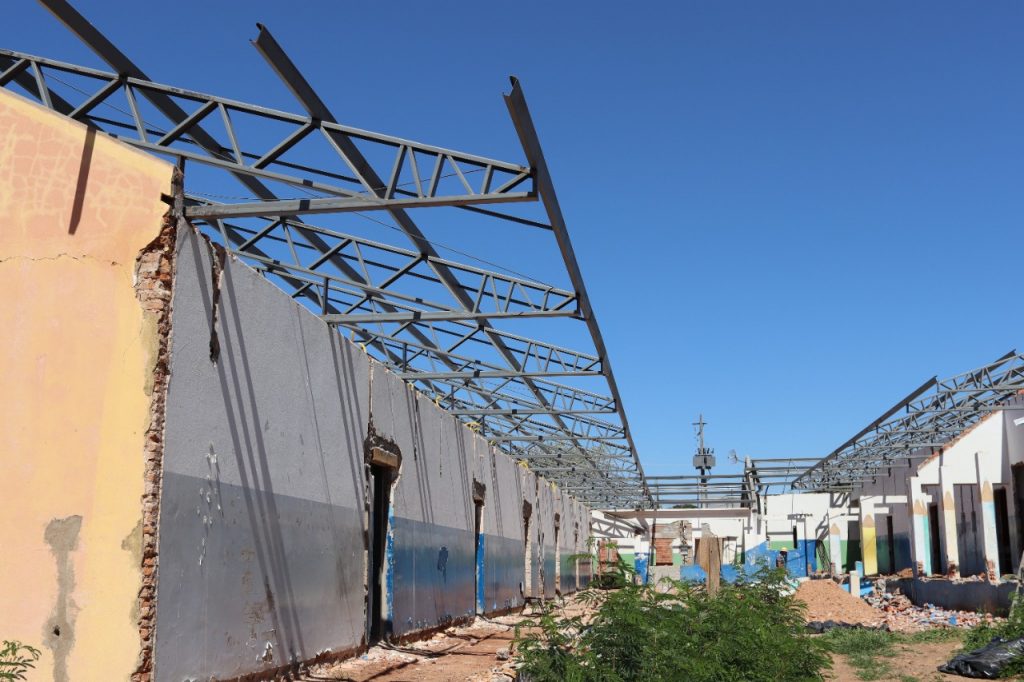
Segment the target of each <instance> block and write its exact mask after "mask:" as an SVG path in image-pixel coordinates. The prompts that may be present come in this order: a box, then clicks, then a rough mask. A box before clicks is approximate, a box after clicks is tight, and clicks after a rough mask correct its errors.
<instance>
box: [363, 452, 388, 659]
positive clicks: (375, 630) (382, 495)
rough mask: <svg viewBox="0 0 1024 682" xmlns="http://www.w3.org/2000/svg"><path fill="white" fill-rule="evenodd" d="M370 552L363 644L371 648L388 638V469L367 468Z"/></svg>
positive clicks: (375, 465) (377, 465) (376, 465)
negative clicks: (386, 578) (386, 580)
mask: <svg viewBox="0 0 1024 682" xmlns="http://www.w3.org/2000/svg"><path fill="white" fill-rule="evenodd" d="M370 478H371V481H370V495H371V497H372V499H371V500H370V519H369V526H370V551H369V553H368V557H367V558H368V559H369V566H368V573H367V574H368V576H369V580H368V582H369V589H368V590H367V597H366V598H367V601H368V604H367V607H368V608H367V610H366V612H367V628H368V633H367V634H368V637H367V640H368V642H369V644H370V645H371V646H372V645H374V644H376V643H378V642H380V641H381V640H382V639H385V638H386V637H387V636H388V635H390V634H391V633H390V629H391V623H390V622H388V621H387V618H388V614H387V612H386V610H385V608H384V601H385V599H386V598H387V595H386V592H385V590H384V587H385V575H384V571H385V568H386V566H385V564H386V561H387V539H388V509H389V506H390V499H389V498H390V493H391V478H392V471H391V469H389V468H387V467H384V466H381V465H379V464H372V465H370Z"/></svg>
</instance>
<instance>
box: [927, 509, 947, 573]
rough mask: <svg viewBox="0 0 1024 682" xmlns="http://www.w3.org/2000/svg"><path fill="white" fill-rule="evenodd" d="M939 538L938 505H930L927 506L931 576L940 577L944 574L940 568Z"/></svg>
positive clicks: (940, 535) (940, 534)
mask: <svg viewBox="0 0 1024 682" xmlns="http://www.w3.org/2000/svg"><path fill="white" fill-rule="evenodd" d="M940 537H942V533H940V532H939V505H937V504H930V505H928V551H929V553H930V554H931V558H932V574H933V575H936V574H938V575H942V574H944V573H945V572H946V571H945V568H944V567H943V566H942V551H941V547H940V546H939V538H940Z"/></svg>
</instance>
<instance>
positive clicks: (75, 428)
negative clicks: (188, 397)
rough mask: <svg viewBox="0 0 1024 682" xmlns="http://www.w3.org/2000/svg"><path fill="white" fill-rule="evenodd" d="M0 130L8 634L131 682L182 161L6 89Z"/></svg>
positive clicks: (80, 673) (55, 664)
mask: <svg viewBox="0 0 1024 682" xmlns="http://www.w3.org/2000/svg"><path fill="white" fill-rule="evenodd" d="M0 130H2V131H3V134H2V135H0V299H2V301H3V304H2V305H0V329H2V330H3V332H2V333H0V470H2V471H3V472H4V483H5V485H4V492H3V504H0V528H3V532H4V539H3V552H4V560H3V561H0V602H2V604H3V606H2V607H0V636H2V638H3V639H17V640H20V641H22V642H25V643H26V644H30V645H34V646H36V647H38V648H40V649H41V650H42V651H43V655H42V658H41V660H40V661H39V663H38V665H37V668H36V670H35V671H34V672H33V673H31V674H30V677H31V678H32V679H39V680H44V679H45V680H50V679H52V680H58V681H62V682H63V681H67V680H76V681H77V680H126V679H128V678H129V677H130V676H131V675H132V673H133V672H134V671H135V670H136V668H137V667H138V665H139V659H140V651H141V650H142V643H141V640H140V630H139V618H140V614H139V594H140V590H141V589H142V586H143V567H142V562H143V556H142V555H143V549H142V548H143V544H144V535H143V502H142V500H143V497H144V495H146V494H147V488H146V485H145V483H144V476H145V473H146V461H147V458H146V451H147V448H146V443H147V433H148V431H149V428H150V425H151V424H150V415H151V407H152V403H153V396H154V390H155V389H154V386H155V379H154V375H155V372H154V366H155V364H156V360H157V358H158V355H159V349H160V342H159V339H158V333H157V332H158V328H159V317H160V313H159V307H158V306H157V304H155V303H153V301H154V300H156V299H150V298H148V297H147V296H146V295H144V293H143V292H142V291H141V288H142V284H146V285H147V286H152V281H151V280H150V279H149V278H148V277H145V276H143V275H142V274H140V273H138V272H137V266H138V264H139V263H138V261H139V260H140V258H142V259H143V260H144V252H145V251H147V249H151V248H153V245H152V243H153V242H154V240H157V238H158V236H159V235H160V233H161V227H162V224H163V219H162V216H163V214H164V212H165V211H166V209H167V206H166V205H165V204H163V203H162V202H161V194H162V193H169V192H170V191H171V176H172V168H171V166H170V165H169V164H167V163H165V162H162V161H159V160H157V159H155V158H153V157H150V156H147V155H143V154H141V153H138V152H135V151H133V150H131V149H129V148H128V147H126V146H124V145H121V144H119V143H116V142H114V141H113V140H111V139H109V138H106V137H103V136H98V135H95V134H94V133H93V132H91V131H89V130H88V129H87V128H86V127H85V126H83V125H79V124H77V123H73V122H71V121H69V120H68V119H66V118H64V117H61V116H58V115H56V114H53V113H51V112H49V111H47V110H45V109H43V108H42V107H39V106H37V105H35V104H31V103H29V102H27V101H25V100H23V99H21V98H20V97H18V96H16V95H13V94H11V93H9V92H7V91H0ZM136 282H138V284H139V288H136V286H135V284H136ZM160 307H162V304H161V306H160ZM151 570H152V569H149V571H150V572H151Z"/></svg>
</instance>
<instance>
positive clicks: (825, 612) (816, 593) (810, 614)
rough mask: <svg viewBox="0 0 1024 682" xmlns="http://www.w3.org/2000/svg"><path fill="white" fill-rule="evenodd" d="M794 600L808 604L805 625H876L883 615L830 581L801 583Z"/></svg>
mask: <svg viewBox="0 0 1024 682" xmlns="http://www.w3.org/2000/svg"><path fill="white" fill-rule="evenodd" d="M796 598H797V599H799V600H800V601H802V602H804V603H805V604H807V612H806V614H805V618H806V619H807V622H808V623H813V622H824V621H830V620H831V621H835V622H836V623H846V624H848V625H867V626H872V627H875V626H878V625H881V624H882V623H883V622H884V620H885V614H884V613H882V612H881V611H879V610H878V609H876V608H873V607H871V606H869V605H868V604H867V602H865V601H864V600H862V599H860V598H859V597H853V596H850V593H849V592H847V591H846V590H844V589H843V588H841V587H840V586H839V585H837V584H836V583H834V582H832V581H831V580H807V581H804V582H802V583H800V587H799V588H797V591H796Z"/></svg>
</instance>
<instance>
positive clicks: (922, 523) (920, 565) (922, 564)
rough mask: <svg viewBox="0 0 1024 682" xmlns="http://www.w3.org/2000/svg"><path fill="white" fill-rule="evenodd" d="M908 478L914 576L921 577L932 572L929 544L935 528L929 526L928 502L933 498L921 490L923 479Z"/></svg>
mask: <svg viewBox="0 0 1024 682" xmlns="http://www.w3.org/2000/svg"><path fill="white" fill-rule="evenodd" d="M907 480H908V482H909V487H910V491H909V493H910V494H909V500H910V510H911V512H910V513H911V523H910V528H911V532H912V533H913V540H914V543H913V552H914V556H913V561H914V577H917V578H920V577H922V576H926V575H931V573H932V553H931V552H930V551H929V545H930V543H931V533H933V532H934V530H933V529H930V528H929V527H928V525H929V524H928V503H929V502H930V501H931V499H930V496H929V495H925V494H924V491H922V490H921V479H920V478H919V477H917V476H911V477H910V478H909V479H907Z"/></svg>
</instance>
